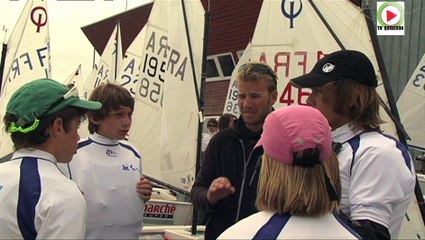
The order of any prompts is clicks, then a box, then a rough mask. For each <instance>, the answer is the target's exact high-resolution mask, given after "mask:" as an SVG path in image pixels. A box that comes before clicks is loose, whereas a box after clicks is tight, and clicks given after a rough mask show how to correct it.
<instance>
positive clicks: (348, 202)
mask: <svg viewBox="0 0 425 240" xmlns="http://www.w3.org/2000/svg"><path fill="white" fill-rule="evenodd" d="M291 83H292V85H294V86H295V87H298V88H311V89H312V92H311V94H310V96H309V97H308V99H307V104H308V105H309V106H311V107H313V108H316V109H318V110H319V111H320V112H322V113H323V115H324V116H325V117H326V118H327V120H328V122H329V125H330V126H331V128H332V136H333V141H334V142H336V144H335V151H337V152H338V160H339V166H340V173H341V181H342V198H341V210H342V212H343V213H344V214H345V215H347V217H348V219H349V223H350V224H351V226H352V227H353V228H354V229H355V230H356V231H357V232H358V233H359V234H360V235H362V237H364V238H365V239H390V238H394V239H396V238H398V236H399V232H400V227H401V224H402V222H403V218H404V216H405V214H406V212H407V209H408V206H409V204H410V202H411V201H412V197H413V194H414V187H415V178H416V177H415V170H414V167H413V161H412V158H411V156H410V154H409V151H408V149H407V146H405V145H403V144H401V143H400V142H399V141H398V140H396V139H394V138H393V137H391V136H388V135H385V134H383V133H382V131H381V129H380V124H381V123H382V122H383V121H382V119H381V118H380V116H379V96H378V93H377V92H376V89H375V88H376V87H377V85H378V80H377V78H376V75H375V70H374V68H373V65H372V63H371V62H370V60H369V59H368V58H367V57H366V56H365V55H364V54H363V53H361V52H358V51H353V50H341V51H337V52H334V53H331V54H329V55H327V56H325V57H323V58H322V59H321V60H319V61H318V62H317V63H316V65H315V66H314V67H313V69H312V70H311V72H310V73H308V74H306V75H303V76H300V77H297V78H294V79H292V80H291ZM336 146H338V147H336Z"/></svg>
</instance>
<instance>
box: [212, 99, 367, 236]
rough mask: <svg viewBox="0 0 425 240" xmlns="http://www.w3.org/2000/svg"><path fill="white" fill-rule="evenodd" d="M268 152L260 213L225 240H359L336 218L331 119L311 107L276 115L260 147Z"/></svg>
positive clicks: (261, 182)
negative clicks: (329, 121)
mask: <svg viewBox="0 0 425 240" xmlns="http://www.w3.org/2000/svg"><path fill="white" fill-rule="evenodd" d="M260 146H262V147H263V149H264V154H263V161H262V166H261V173H260V178H259V183H258V195H257V199H256V205H257V208H258V209H259V210H261V211H260V212H258V213H256V214H253V215H251V216H249V217H247V218H245V219H243V220H241V221H239V222H238V223H236V224H235V225H233V226H232V227H230V228H228V229H227V230H226V231H225V232H223V234H221V235H220V236H219V239H296V238H297V239H319V238H321V239H359V238H360V236H359V235H358V234H357V233H356V232H354V230H352V229H351V228H350V227H348V225H347V224H345V223H344V222H343V221H342V219H340V217H339V216H338V215H337V214H336V213H335V212H336V211H337V209H338V201H339V199H340V196H341V181H340V178H339V168H338V160H337V158H336V155H335V154H334V153H333V152H332V136H331V131H330V127H329V124H328V122H327V120H326V118H325V117H324V116H323V115H322V114H321V113H320V112H319V111H318V110H316V109H314V108H311V107H307V106H289V107H284V108H280V109H277V110H275V111H274V112H272V113H270V114H269V115H268V116H267V118H266V120H265V122H264V126H263V133H262V135H261V138H260V140H259V141H258V143H257V145H256V147H260Z"/></svg>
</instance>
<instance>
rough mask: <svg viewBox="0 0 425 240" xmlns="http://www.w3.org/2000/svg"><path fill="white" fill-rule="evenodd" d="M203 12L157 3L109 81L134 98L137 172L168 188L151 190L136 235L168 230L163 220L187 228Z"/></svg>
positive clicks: (191, 5)
mask: <svg viewBox="0 0 425 240" xmlns="http://www.w3.org/2000/svg"><path fill="white" fill-rule="evenodd" d="M204 14H205V13H204V8H203V6H202V4H201V2H200V1H190V0H174V1H168V0H156V1H155V2H154V4H153V7H152V10H151V13H150V16H149V19H148V22H147V23H146V25H145V26H144V27H143V28H142V30H141V31H140V32H139V33H138V35H137V36H136V38H135V39H134V41H133V42H132V43H131V45H130V46H129V48H128V49H127V51H126V52H125V54H124V58H123V60H122V64H121V68H120V70H119V72H118V76H117V78H116V79H115V82H116V83H118V84H120V85H122V86H124V87H125V88H127V89H128V90H129V91H130V93H131V94H132V95H133V96H134V98H135V100H136V101H135V108H134V112H133V125H132V127H131V130H130V132H129V133H128V141H129V142H131V143H132V144H133V145H134V146H136V147H137V148H138V149H139V150H140V151H141V153H142V158H143V173H144V174H145V175H146V177H148V178H149V179H150V180H151V181H152V182H155V183H156V184H159V185H160V186H165V187H168V188H171V189H172V191H169V190H167V189H165V188H154V194H153V197H152V199H151V200H150V201H149V202H147V203H146V206H145V209H144V223H145V227H144V229H143V232H142V236H147V235H152V234H155V232H157V231H158V230H157V229H158V228H160V229H161V230H159V231H160V232H161V231H162V232H163V231H164V229H165V228H167V229H169V228H170V227H169V226H165V225H174V226H175V225H185V226H187V227H189V226H190V223H191V220H192V208H191V204H190V203H189V202H188V200H189V199H188V195H189V191H190V188H191V185H192V183H193V181H194V178H195V167H196V160H197V151H198V141H197V139H198V131H199V130H198V129H199V124H200V121H202V114H199V113H200V107H199V98H200V86H201V75H202V74H201V70H202V57H203V41H204V39H203V35H204ZM134 123H137V124H134ZM150 225H151V226H150ZM152 225H159V226H158V227H153V226H152ZM161 234H162V233H161Z"/></svg>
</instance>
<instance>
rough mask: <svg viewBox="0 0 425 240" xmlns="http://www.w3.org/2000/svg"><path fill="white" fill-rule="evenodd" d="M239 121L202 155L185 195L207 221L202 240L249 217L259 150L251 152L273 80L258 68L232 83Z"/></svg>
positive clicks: (272, 95)
mask: <svg viewBox="0 0 425 240" xmlns="http://www.w3.org/2000/svg"><path fill="white" fill-rule="evenodd" d="M236 81H237V87H238V91H239V92H238V104H239V109H240V112H241V116H240V117H239V119H237V121H236V122H235V125H234V127H233V128H226V129H224V130H223V131H219V132H218V133H217V134H216V135H215V136H214V137H213V138H212V139H211V141H210V143H209V144H208V147H207V148H206V150H205V152H204V155H203V162H202V164H201V168H200V171H199V173H198V175H197V177H196V179H195V182H194V184H193V186H192V190H191V200H192V203H193V205H194V207H195V208H197V209H199V210H201V211H205V212H206V214H207V216H208V220H207V223H206V229H205V239H216V238H217V237H218V236H219V235H220V234H221V233H222V232H223V231H224V230H225V229H226V228H228V227H230V226H231V225H233V224H234V223H236V222H237V221H239V220H240V219H243V218H245V217H247V216H249V215H251V214H253V213H255V212H257V209H256V208H255V197H256V195H257V181H258V174H259V170H260V169H259V168H260V165H261V164H260V163H261V154H262V153H263V152H262V150H261V149H256V150H254V146H255V144H256V143H257V141H258V139H260V135H261V132H262V127H263V122H264V119H265V118H266V116H267V114H269V113H270V112H271V111H272V109H273V108H272V106H273V104H274V103H275V102H276V100H277V90H276V88H277V77H276V74H275V73H274V72H273V70H272V69H271V68H270V67H269V66H268V65H266V64H264V63H261V62H249V63H246V64H244V65H242V66H241V67H240V69H239V72H238V74H237V77H236Z"/></svg>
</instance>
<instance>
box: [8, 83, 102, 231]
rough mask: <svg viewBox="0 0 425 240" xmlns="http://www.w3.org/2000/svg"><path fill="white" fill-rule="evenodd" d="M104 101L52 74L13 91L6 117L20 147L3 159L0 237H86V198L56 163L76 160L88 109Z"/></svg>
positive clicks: (13, 140) (17, 146)
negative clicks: (88, 96)
mask: <svg viewBox="0 0 425 240" xmlns="http://www.w3.org/2000/svg"><path fill="white" fill-rule="evenodd" d="M101 106H102V105H101V104H100V103H99V102H94V101H85V100H81V99H79V98H78V93H77V92H76V88H72V89H71V90H70V89H68V88H67V87H66V86H65V85H63V84H60V83H59V82H57V81H54V80H51V79H39V80H34V81H31V82H29V83H27V84H25V85H23V86H22V87H21V88H19V89H18V90H17V91H16V92H15V93H14V94H13V95H12V97H11V98H10V100H9V102H8V104H7V107H6V114H5V116H4V118H3V122H4V126H5V129H6V131H7V132H8V133H9V134H10V136H11V138H12V142H13V144H14V149H15V152H14V154H13V156H12V158H11V160H10V161H8V162H4V163H1V164H0V212H1V214H0V239H10V238H12V239H36V238H37V239H48V238H51V239H55V238H56V239H57V238H68V239H82V238H83V237H84V232H85V215H86V204H85V202H84V198H83V196H82V194H81V192H80V190H79V189H78V187H77V185H76V184H75V183H74V182H72V181H71V180H70V179H68V178H67V177H66V176H64V175H63V174H62V173H61V172H60V170H59V169H58V167H57V163H68V162H70V161H71V159H72V156H73V155H74V153H75V152H76V149H77V142H78V140H79V138H80V137H79V135H78V127H79V126H80V123H81V121H82V120H83V119H84V116H85V114H86V111H87V110H89V109H93V110H94V109H99V108H100V107H101Z"/></svg>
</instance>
